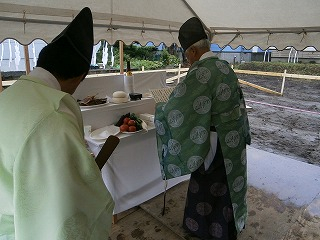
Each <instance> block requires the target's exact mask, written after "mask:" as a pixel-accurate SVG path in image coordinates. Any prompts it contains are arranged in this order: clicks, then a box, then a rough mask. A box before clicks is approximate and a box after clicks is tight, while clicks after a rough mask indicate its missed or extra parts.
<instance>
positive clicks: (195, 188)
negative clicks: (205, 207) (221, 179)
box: [189, 178, 199, 193]
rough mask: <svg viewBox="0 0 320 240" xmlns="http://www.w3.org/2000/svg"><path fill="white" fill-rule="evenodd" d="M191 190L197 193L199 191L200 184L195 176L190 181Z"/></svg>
mask: <svg viewBox="0 0 320 240" xmlns="http://www.w3.org/2000/svg"><path fill="white" fill-rule="evenodd" d="M189 190H190V192H192V193H197V192H198V191H199V184H198V182H197V181H196V180H194V179H193V178H192V179H190V182H189Z"/></svg>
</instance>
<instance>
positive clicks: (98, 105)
mask: <svg viewBox="0 0 320 240" xmlns="http://www.w3.org/2000/svg"><path fill="white" fill-rule="evenodd" d="M108 104H109V101H108V100H107V102H105V103H101V104H96V105H89V106H80V105H79V106H80V109H89V108H95V107H101V106H105V105H108Z"/></svg>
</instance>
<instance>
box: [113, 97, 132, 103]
mask: <svg viewBox="0 0 320 240" xmlns="http://www.w3.org/2000/svg"><path fill="white" fill-rule="evenodd" d="M120 99H121V100H116V99H113V98H111V99H110V102H111V103H114V104H121V103H127V102H129V99H128V98H124V99H122V98H120Z"/></svg>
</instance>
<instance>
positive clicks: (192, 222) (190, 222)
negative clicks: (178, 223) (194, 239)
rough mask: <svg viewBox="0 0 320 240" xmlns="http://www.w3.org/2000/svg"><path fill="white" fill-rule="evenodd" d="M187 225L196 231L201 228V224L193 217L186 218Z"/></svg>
mask: <svg viewBox="0 0 320 240" xmlns="http://www.w3.org/2000/svg"><path fill="white" fill-rule="evenodd" d="M186 226H187V227H188V228H189V229H190V230H191V231H192V232H196V231H198V229H199V225H198V223H197V221H195V220H193V219H192V218H186Z"/></svg>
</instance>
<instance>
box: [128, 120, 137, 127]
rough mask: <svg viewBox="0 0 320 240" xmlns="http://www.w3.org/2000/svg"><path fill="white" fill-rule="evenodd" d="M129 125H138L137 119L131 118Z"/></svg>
mask: <svg viewBox="0 0 320 240" xmlns="http://www.w3.org/2000/svg"><path fill="white" fill-rule="evenodd" d="M128 125H129V126H135V125H136V121H135V120H130V121H129V122H128Z"/></svg>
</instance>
